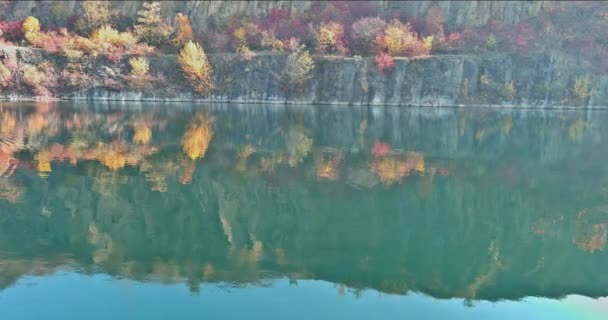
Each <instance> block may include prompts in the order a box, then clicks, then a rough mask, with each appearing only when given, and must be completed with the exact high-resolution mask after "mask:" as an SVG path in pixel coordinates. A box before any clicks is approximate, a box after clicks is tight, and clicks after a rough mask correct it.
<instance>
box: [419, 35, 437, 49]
mask: <svg viewBox="0 0 608 320" xmlns="http://www.w3.org/2000/svg"><path fill="white" fill-rule="evenodd" d="M434 39H435V37H434V36H427V37H424V38H423V39H422V45H423V46H424V49H425V50H426V51H427V53H430V52H431V50H433V40H434Z"/></svg>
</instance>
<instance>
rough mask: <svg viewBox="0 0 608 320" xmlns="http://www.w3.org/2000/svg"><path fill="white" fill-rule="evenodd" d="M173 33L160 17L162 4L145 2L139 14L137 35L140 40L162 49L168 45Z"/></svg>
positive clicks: (136, 26)
mask: <svg viewBox="0 0 608 320" xmlns="http://www.w3.org/2000/svg"><path fill="white" fill-rule="evenodd" d="M171 33H172V29H171V26H170V25H169V24H168V23H167V22H166V21H165V20H164V19H163V18H162V16H161V15H160V3H158V2H145V3H144V4H143V5H142V9H141V10H139V12H137V24H136V25H135V34H136V35H137V36H138V37H139V39H141V40H142V41H144V42H146V43H148V44H150V45H153V46H157V47H160V46H162V45H164V44H167V43H168V41H169V37H170V36H171Z"/></svg>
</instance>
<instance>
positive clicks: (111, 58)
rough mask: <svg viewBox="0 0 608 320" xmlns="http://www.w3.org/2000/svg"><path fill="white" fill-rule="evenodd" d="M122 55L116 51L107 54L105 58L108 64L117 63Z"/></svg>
mask: <svg viewBox="0 0 608 320" xmlns="http://www.w3.org/2000/svg"><path fill="white" fill-rule="evenodd" d="M123 54H124V53H123V52H120V51H118V50H117V51H113V52H111V53H108V56H107V58H108V61H109V62H110V63H117V62H119V61H120V60H121V59H122V56H123Z"/></svg>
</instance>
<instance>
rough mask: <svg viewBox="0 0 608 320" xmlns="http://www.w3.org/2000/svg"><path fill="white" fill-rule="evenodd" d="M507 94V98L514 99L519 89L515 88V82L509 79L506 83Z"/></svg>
mask: <svg viewBox="0 0 608 320" xmlns="http://www.w3.org/2000/svg"><path fill="white" fill-rule="evenodd" d="M505 96H506V98H507V100H513V99H515V97H516V96H517V89H515V83H513V81H509V82H507V83H506V84H505Z"/></svg>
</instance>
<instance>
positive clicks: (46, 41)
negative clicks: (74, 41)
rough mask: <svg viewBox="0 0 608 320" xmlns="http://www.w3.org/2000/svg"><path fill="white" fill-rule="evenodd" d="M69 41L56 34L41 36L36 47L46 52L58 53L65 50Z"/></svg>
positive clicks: (50, 33)
mask: <svg viewBox="0 0 608 320" xmlns="http://www.w3.org/2000/svg"><path fill="white" fill-rule="evenodd" d="M66 44H67V39H66V37H65V36H62V35H59V34H57V33H56V32H49V33H43V34H39V36H38V37H37V40H36V45H37V46H38V47H40V48H42V50H44V51H46V52H51V53H56V52H61V51H64V50H65V47H66Z"/></svg>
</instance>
